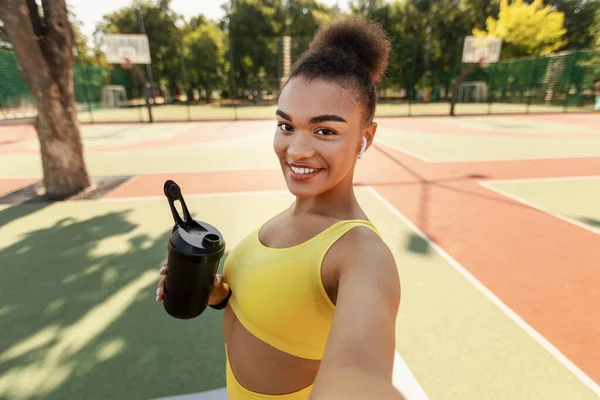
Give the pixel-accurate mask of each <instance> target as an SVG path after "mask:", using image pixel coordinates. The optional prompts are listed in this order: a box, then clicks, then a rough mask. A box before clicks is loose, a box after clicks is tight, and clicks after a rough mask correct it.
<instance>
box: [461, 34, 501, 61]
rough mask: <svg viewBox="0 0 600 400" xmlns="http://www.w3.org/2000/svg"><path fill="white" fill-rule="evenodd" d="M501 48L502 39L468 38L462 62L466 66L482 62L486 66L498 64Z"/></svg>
mask: <svg viewBox="0 0 600 400" xmlns="http://www.w3.org/2000/svg"><path fill="white" fill-rule="evenodd" d="M501 48H502V38H499V37H492V36H486V37H479V36H467V37H465V45H464V47H463V55H462V62H463V63H466V64H471V63H473V64H474V63H479V62H480V61H481V62H483V63H485V64H490V63H495V62H498V60H500V50H501Z"/></svg>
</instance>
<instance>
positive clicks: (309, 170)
mask: <svg viewBox="0 0 600 400" xmlns="http://www.w3.org/2000/svg"><path fill="white" fill-rule="evenodd" d="M290 168H291V169H292V171H294V172H295V173H296V174H312V173H313V172H315V171H316V169H313V168H296V167H294V166H292V165H290Z"/></svg>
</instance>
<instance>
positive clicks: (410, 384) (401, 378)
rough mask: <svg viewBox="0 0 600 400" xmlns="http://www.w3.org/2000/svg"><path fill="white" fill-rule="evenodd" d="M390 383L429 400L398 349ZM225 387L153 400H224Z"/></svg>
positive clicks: (415, 399) (410, 397) (416, 399)
mask: <svg viewBox="0 0 600 400" xmlns="http://www.w3.org/2000/svg"><path fill="white" fill-rule="evenodd" d="M392 384H393V385H394V387H395V388H396V390H398V391H400V393H402V395H403V396H404V397H405V398H406V400H429V397H427V394H425V391H423V388H421V385H419V382H417V380H416V379H415V377H414V376H413V374H412V373H411V372H410V369H409V368H408V366H407V365H406V363H405V362H404V360H403V359H402V356H401V355H400V353H398V351H395V352H394V369H393V372H392ZM226 399H227V389H226V388H221V389H216V390H209V391H207V392H200V393H190V394H184V395H179V396H168V397H161V398H159V399H154V400H226Z"/></svg>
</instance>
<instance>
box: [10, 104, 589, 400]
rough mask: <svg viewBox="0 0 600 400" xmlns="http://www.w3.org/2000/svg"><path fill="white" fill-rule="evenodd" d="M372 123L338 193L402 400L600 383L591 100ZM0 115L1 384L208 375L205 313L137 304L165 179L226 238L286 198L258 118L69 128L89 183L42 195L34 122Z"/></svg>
mask: <svg viewBox="0 0 600 400" xmlns="http://www.w3.org/2000/svg"><path fill="white" fill-rule="evenodd" d="M378 122H379V125H380V128H379V130H378V133H377V136H376V140H375V145H374V146H373V147H372V148H371V149H370V150H369V151H368V152H367V153H366V155H365V158H364V159H363V160H360V161H359V164H358V165H359V166H358V169H357V173H356V185H357V188H356V190H357V193H358V198H359V201H360V202H361V204H362V205H363V207H364V208H365V210H366V212H367V214H368V215H369V217H370V218H371V220H372V221H373V222H374V223H375V225H376V226H377V227H378V228H379V229H380V231H381V232H382V234H383V237H384V239H385V241H386V242H387V244H388V245H389V247H390V248H391V249H392V251H393V252H394V255H395V257H396V260H397V264H398V269H399V273H400V277H401V282H402V303H401V307H400V313H399V316H398V324H397V351H398V358H397V363H396V371H395V382H396V383H397V384H398V386H399V387H400V388H401V389H403V390H404V392H405V394H406V396H407V397H408V399H426V398H429V399H432V400H433V399H465V400H479V399H544V400H554V399H555V400H563V399H578V400H584V399H597V398H599V397H600V386H599V384H600V346H598V343H599V341H600V320H599V319H598V317H597V316H598V309H599V308H600V291H599V290H598V282H600V269H598V265H600V246H599V245H598V244H599V243H600V240H599V239H600V236H599V235H600V209H599V208H598V204H600V133H599V130H598V127H599V126H600V115H593V114H557V115H543V116H542V115H526V116H525V115H524V116H491V117H487V116H482V117H468V118H467V117H465V118H454V119H453V118H449V117H437V118H380V119H378ZM0 129H1V130H2V138H1V140H2V142H1V143H0V226H1V227H2V229H1V232H2V235H0V266H1V268H2V270H1V273H2V280H1V281H0V282H1V283H0V293H2V298H3V301H2V304H1V305H0V323H1V326H3V327H4V328H3V329H2V335H0V370H1V372H2V373H1V374H0V397H2V398H8V399H30V398H43V399H82V398H86V399H88V398H89V399H107V398H111V399H112V398H115V399H116V398H136V399H157V398H164V397H171V396H179V395H186V394H198V393H201V392H207V391H214V390H218V389H220V388H222V387H224V385H225V353H224V341H223V337H222V333H221V326H220V315H221V314H220V312H216V311H213V310H207V311H206V312H205V313H204V314H203V315H201V316H200V317H199V318H197V319H195V320H191V321H181V320H176V319H174V318H171V317H170V316H168V315H167V313H166V312H165V311H164V309H163V306H162V304H161V305H159V304H157V303H155V301H154V297H155V287H156V282H157V281H158V278H159V275H158V267H159V264H160V262H161V261H162V260H163V259H164V258H165V257H166V251H167V250H166V244H167V238H168V234H169V232H170V229H171V227H172V217H171V214H170V210H169V207H168V203H167V200H166V198H165V197H164V195H163V194H162V190H163V184H164V181H165V180H167V179H173V180H175V181H176V182H177V183H178V184H179V185H180V186H181V188H182V190H183V194H184V196H185V198H186V201H187V203H188V207H189V208H190V211H191V212H192V214H193V215H194V217H195V218H197V219H201V220H204V221H207V222H209V223H211V224H213V225H215V226H217V227H218V228H219V229H220V230H221V232H222V233H223V235H224V237H225V239H226V241H227V246H228V248H229V249H231V248H232V247H233V246H235V244H236V243H237V242H239V241H240V240H241V239H242V238H243V237H244V236H246V235H248V234H250V233H251V232H252V231H254V230H255V229H257V228H258V227H259V226H260V225H261V224H262V223H264V222H265V221H266V220H267V219H268V218H270V217H272V216H273V215H275V214H276V213H278V212H280V211H281V210H282V209H283V208H285V207H287V206H289V204H290V203H291V202H292V201H293V199H292V197H291V195H290V194H289V193H288V192H287V190H286V187H285V183H284V181H283V178H282V176H281V171H280V169H279V165H278V162H277V160H276V158H275V156H274V154H273V151H272V136H273V132H274V130H275V122H274V119H273V120H270V121H238V122H231V121H223V122H203V123H200V122H199V123H161V124H109V125H103V124H98V125H84V126H83V127H82V133H83V136H84V142H85V151H86V153H85V154H86V160H87V165H88V168H89V172H90V174H91V175H92V176H94V177H96V179H97V181H98V182H100V183H101V186H102V188H101V189H102V190H100V191H99V192H92V194H91V195H90V196H88V198H87V199H84V200H72V201H66V202H57V203H52V204H50V203H46V202H42V201H40V198H39V197H36V191H35V189H36V188H37V187H38V186H39V185H38V186H36V183H37V182H39V180H40V178H41V161H40V155H39V146H38V142H37V138H36V136H35V131H34V130H33V128H32V127H29V126H20V125H14V126H2V127H1V128H0ZM357 295H358V294H357ZM210 393H212V394H213V395H214V396H213V397H214V398H219V397H218V396H222V395H223V392H222V391H217V392H210ZM190 398H195V399H202V398H208V397H199V395H196V396H192V397H190ZM220 398H223V397H220Z"/></svg>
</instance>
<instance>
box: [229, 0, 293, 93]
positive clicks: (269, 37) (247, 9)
mask: <svg viewBox="0 0 600 400" xmlns="http://www.w3.org/2000/svg"><path fill="white" fill-rule="evenodd" d="M224 10H225V13H226V16H225V18H224V19H223V21H222V28H223V29H224V30H225V31H226V32H227V33H228V35H229V54H228V57H229V59H230V62H231V74H230V75H231V76H230V85H232V87H231V90H232V93H234V96H235V97H239V96H240V95H242V94H243V92H244V91H246V90H250V91H259V90H278V89H279V83H280V78H281V69H282V65H283V64H282V59H283V57H282V39H281V38H282V36H283V33H284V25H285V24H284V21H285V10H284V7H283V4H282V2H281V0H230V2H229V4H226V5H225V6H224Z"/></svg>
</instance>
